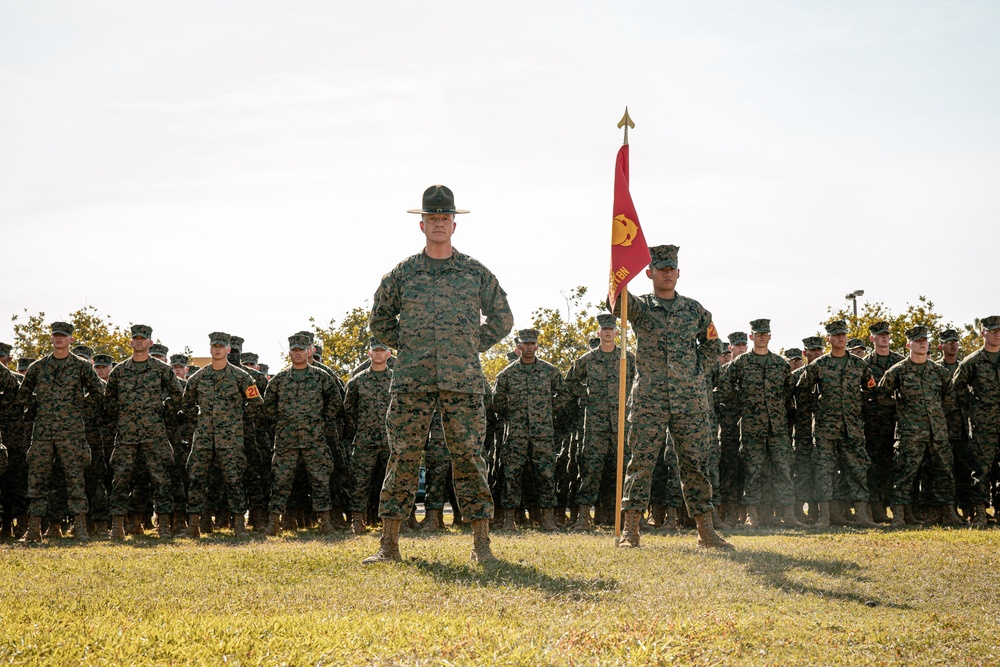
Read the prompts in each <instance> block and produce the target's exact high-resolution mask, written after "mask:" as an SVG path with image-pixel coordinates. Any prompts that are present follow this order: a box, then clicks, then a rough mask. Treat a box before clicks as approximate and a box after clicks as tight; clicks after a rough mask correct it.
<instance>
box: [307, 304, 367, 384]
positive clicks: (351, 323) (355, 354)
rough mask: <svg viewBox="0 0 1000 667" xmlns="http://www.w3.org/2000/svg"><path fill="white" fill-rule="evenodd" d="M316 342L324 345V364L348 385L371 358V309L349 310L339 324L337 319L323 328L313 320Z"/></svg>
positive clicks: (359, 307) (311, 321)
mask: <svg viewBox="0 0 1000 667" xmlns="http://www.w3.org/2000/svg"><path fill="white" fill-rule="evenodd" d="M309 322H310V323H312V327H313V332H314V334H315V336H316V341H317V342H319V343H321V344H322V345H323V363H325V364H326V365H328V366H329V367H330V368H332V369H333V370H334V371H336V372H337V373H339V374H340V376H341V378H343V380H344V381H345V382H346V381H347V379H348V378H349V377H350V375H351V370H352V369H354V368H356V367H357V366H358V365H359V364H361V363H363V362H364V361H365V360H367V359H368V342H369V339H370V338H371V333H369V331H368V308H363V307H361V306H358V307H356V308H353V309H351V310H349V311H347V312H346V313H345V314H344V319H343V321H341V323H340V324H339V325H338V324H337V321H336V320H335V319H331V320H330V324H329V326H327V327H326V328H321V327H320V326H318V325H317V324H316V319H315V318H312V317H310V318H309Z"/></svg>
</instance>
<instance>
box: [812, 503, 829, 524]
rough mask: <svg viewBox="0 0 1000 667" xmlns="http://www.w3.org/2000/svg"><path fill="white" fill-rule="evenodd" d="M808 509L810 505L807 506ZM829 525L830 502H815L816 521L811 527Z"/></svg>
mask: <svg viewBox="0 0 1000 667" xmlns="http://www.w3.org/2000/svg"><path fill="white" fill-rule="evenodd" d="M809 509H810V510H811V509H812V507H810V508H809ZM829 527H830V503H816V523H814V524H813V528H829Z"/></svg>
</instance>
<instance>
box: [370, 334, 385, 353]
mask: <svg viewBox="0 0 1000 667" xmlns="http://www.w3.org/2000/svg"><path fill="white" fill-rule="evenodd" d="M368 349H369V350H388V349H389V346H388V345H386V344H385V343H383V342H382V341H380V340H378V339H377V338H375V337H374V336H373V337H372V338H370V339H369V340H368Z"/></svg>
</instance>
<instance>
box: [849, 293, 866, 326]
mask: <svg viewBox="0 0 1000 667" xmlns="http://www.w3.org/2000/svg"><path fill="white" fill-rule="evenodd" d="M864 293H865V291H864V290H863V289H856V290H854V291H853V292H850V293H848V294H847V295H845V296H844V298H845V299H847V300H848V301H850V302H851V303H852V304H853V305H854V325H855V326H857V324H858V297H859V296H861V295H863V294H864Z"/></svg>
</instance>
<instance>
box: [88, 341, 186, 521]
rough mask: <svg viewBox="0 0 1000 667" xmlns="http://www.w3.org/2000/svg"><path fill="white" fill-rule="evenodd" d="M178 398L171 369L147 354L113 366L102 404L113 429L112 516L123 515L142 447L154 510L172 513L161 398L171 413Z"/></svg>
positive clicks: (169, 456)
mask: <svg viewBox="0 0 1000 667" xmlns="http://www.w3.org/2000/svg"><path fill="white" fill-rule="evenodd" d="M133 329H134V327H133ZM134 333H135V331H133V334H134ZM149 333H150V334H151V333H152V331H149ZM146 337H147V338H148V337H149V336H148V335H147V336H146ZM181 396H182V394H181V388H180V385H179V384H178V383H177V376H176V375H174V371H173V369H171V368H170V366H168V365H167V364H165V363H163V362H162V361H159V360H158V359H155V358H153V357H152V356H150V357H149V358H148V359H147V360H146V361H144V362H139V363H137V362H136V361H135V360H134V359H126V360H125V361H123V362H122V363H120V364H118V365H117V366H115V368H114V370H112V371H111V375H109V376H108V388H107V394H106V400H105V407H106V411H107V415H108V418H109V419H110V420H111V422H112V423H114V424H115V425H116V426H117V429H118V432H117V435H116V436H115V449H114V453H113V454H112V456H111V462H112V465H113V466H114V470H115V476H114V482H113V483H112V486H111V514H112V515H114V516H124V515H125V514H126V513H127V511H128V501H129V494H130V492H131V490H132V476H133V473H134V471H135V465H136V455H137V453H138V452H139V451H142V455H143V460H144V461H145V465H146V469H147V470H148V471H149V478H150V481H151V483H152V496H153V506H154V509H155V510H156V513H157V514H158V515H161V516H162V515H167V514H170V513H172V512H173V511H174V500H173V496H172V494H171V478H170V473H171V469H172V468H173V463H174V450H173V448H171V446H170V441H169V440H168V439H167V429H166V425H165V423H164V414H163V412H164V399H165V398H166V397H169V399H170V401H171V402H172V406H173V408H172V409H173V410H175V411H176V410H177V409H178V408H179V407H180V404H181Z"/></svg>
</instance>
